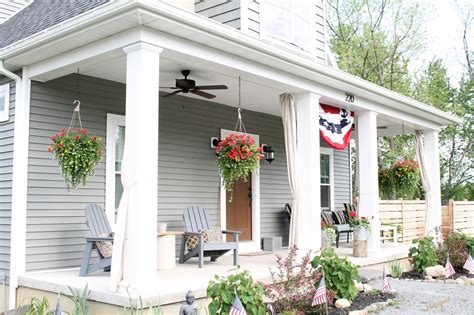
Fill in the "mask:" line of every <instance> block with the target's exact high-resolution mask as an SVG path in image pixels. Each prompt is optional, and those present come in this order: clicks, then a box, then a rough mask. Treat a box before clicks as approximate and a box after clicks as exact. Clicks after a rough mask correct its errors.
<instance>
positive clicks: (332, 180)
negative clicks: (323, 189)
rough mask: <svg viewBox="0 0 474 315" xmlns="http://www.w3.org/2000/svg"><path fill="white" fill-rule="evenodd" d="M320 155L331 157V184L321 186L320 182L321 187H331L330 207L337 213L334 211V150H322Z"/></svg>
mask: <svg viewBox="0 0 474 315" xmlns="http://www.w3.org/2000/svg"><path fill="white" fill-rule="evenodd" d="M319 154H324V155H329V184H321V182H320V185H321V186H322V185H325V186H326V185H328V186H329V193H330V195H331V196H330V200H329V206H330V209H329V210H331V211H335V210H336V209H334V150H333V149H329V148H320V152H319ZM320 180H321V179H320ZM321 209H322V208H321ZM324 210H326V209H324Z"/></svg>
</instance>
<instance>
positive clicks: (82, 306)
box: [67, 284, 90, 315]
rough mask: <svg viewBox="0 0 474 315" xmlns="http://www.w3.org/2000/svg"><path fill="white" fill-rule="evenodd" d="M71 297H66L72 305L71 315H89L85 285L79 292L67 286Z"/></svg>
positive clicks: (87, 294) (87, 289) (87, 293)
mask: <svg viewBox="0 0 474 315" xmlns="http://www.w3.org/2000/svg"><path fill="white" fill-rule="evenodd" d="M68 288H69V291H70V292H71V295H67V297H68V298H69V299H70V300H71V301H72V303H73V304H74V309H73V311H72V314H73V315H87V314H89V301H88V298H89V293H90V291H89V288H88V286H87V284H86V286H85V287H84V289H83V290H82V292H81V291H79V290H77V289H73V288H71V287H70V286H68Z"/></svg>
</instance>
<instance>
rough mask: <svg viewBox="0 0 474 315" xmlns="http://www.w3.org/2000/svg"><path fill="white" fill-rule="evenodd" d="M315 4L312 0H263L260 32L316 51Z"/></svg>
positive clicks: (307, 49) (261, 3)
mask: <svg viewBox="0 0 474 315" xmlns="http://www.w3.org/2000/svg"><path fill="white" fill-rule="evenodd" d="M314 17H315V4H314V1H310V0H261V2H260V32H261V34H262V35H263V36H266V37H271V38H276V39H279V40H282V41H284V42H287V43H290V44H293V45H296V46H298V47H299V48H302V49H304V50H306V51H314V45H315V37H316V34H314V27H313V24H315V22H314V21H313V20H314Z"/></svg>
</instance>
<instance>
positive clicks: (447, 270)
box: [444, 256, 456, 278]
mask: <svg viewBox="0 0 474 315" xmlns="http://www.w3.org/2000/svg"><path fill="white" fill-rule="evenodd" d="M455 273H456V271H454V268H453V265H451V262H450V261H449V256H448V259H447V260H446V267H445V268H444V274H445V277H446V278H449V277H451V276H452V275H454V274H455Z"/></svg>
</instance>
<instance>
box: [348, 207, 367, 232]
mask: <svg viewBox="0 0 474 315" xmlns="http://www.w3.org/2000/svg"><path fill="white" fill-rule="evenodd" d="M348 217H349V225H350V226H351V228H353V229H366V230H368V231H370V221H369V218H367V217H360V218H358V217H357V212H355V211H349V212H348Z"/></svg>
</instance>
